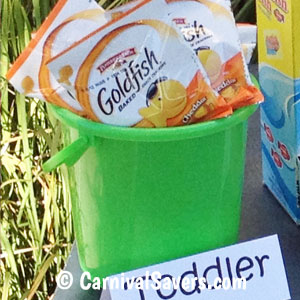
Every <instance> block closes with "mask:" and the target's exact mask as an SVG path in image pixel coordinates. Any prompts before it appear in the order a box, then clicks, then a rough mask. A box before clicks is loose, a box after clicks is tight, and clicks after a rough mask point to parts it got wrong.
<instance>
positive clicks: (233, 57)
mask: <svg viewBox="0 0 300 300" xmlns="http://www.w3.org/2000/svg"><path fill="white" fill-rule="evenodd" d="M167 2H168V3H169V12H170V15H171V17H172V19H173V21H174V23H175V24H176V26H177V27H178V28H179V29H180V31H181V33H182V35H183V37H184V39H185V41H186V42H188V44H189V45H190V47H191V48H192V49H193V50H194V51H195V53H196V55H197V56H198V58H199V60H200V61H201V63H202V65H203V67H204V69H205V70H206V73H207V75H208V77H209V79H210V83H211V86H212V87H213V89H214V90H215V91H217V92H218V93H220V94H221V95H222V96H223V98H224V99H225V100H226V102H227V103H228V104H230V105H231V106H232V108H233V109H237V108H239V107H242V106H246V105H251V104H254V103H258V102H262V101H263V96H262V94H261V93H260V91H259V90H258V89H257V88H256V87H254V86H253V85H252V83H251V80H250V76H249V72H248V69H247V66H246V63H245V60H244V57H243V54H242V51H241V45H240V41H239V36H238V31H237V28H236V25H235V21H234V17H233V14H232V12H231V8H230V2H229V1H225V0H167Z"/></svg>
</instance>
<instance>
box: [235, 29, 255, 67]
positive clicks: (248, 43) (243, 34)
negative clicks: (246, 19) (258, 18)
mask: <svg viewBox="0 0 300 300" xmlns="http://www.w3.org/2000/svg"><path fill="white" fill-rule="evenodd" d="M237 28H238V33H239V38H240V41H241V46H242V50H243V53H244V56H245V60H246V63H247V64H249V63H250V61H251V58H252V55H253V51H254V49H255V47H256V31H257V27H256V25H253V24H246V23H238V24H237Z"/></svg>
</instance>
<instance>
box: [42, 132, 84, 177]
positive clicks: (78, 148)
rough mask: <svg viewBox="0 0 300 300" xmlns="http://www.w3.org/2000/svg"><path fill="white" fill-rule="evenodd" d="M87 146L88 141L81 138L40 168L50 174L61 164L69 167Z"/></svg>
mask: <svg viewBox="0 0 300 300" xmlns="http://www.w3.org/2000/svg"><path fill="white" fill-rule="evenodd" d="M89 146H90V141H89V139H88V138H87V137H85V136H81V137H79V138H78V139H77V140H76V141H74V142H73V143H72V144H70V145H69V146H67V147H66V148H64V149H63V150H61V151H59V152H58V153H56V154H55V155H54V156H52V157H51V158H50V159H49V160H47V161H46V162H45V163H44V164H43V165H42V168H43V170H44V171H45V172H51V171H53V170H54V169H56V168H57V167H59V166H60V165H62V164H66V165H67V166H68V167H71V166H73V165H74V164H75V163H76V162H77V161H78V160H79V158H80V157H81V156H82V155H83V154H84V152H85V151H86V150H87V149H88V148H89Z"/></svg>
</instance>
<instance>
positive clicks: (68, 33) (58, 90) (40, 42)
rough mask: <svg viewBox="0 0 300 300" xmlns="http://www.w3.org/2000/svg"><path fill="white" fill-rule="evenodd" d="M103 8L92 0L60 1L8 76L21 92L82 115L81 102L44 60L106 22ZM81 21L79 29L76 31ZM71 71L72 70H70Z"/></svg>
mask: <svg viewBox="0 0 300 300" xmlns="http://www.w3.org/2000/svg"><path fill="white" fill-rule="evenodd" d="M106 17H107V16H105V15H104V10H103V9H102V8H101V7H100V6H99V5H98V4H97V3H96V2H95V1H91V0H60V1H58V3H57V4H56V6H55V7H54V9H53V10H52V12H51V13H50V14H49V16H48V18H47V19H46V20H45V22H44V23H43V24H42V26H41V27H40V28H39V30H38V31H37V32H36V34H35V36H34V38H33V39H32V40H31V42H30V43H29V45H28V46H27V48H26V49H25V50H24V51H23V52H22V54H21V55H20V56H19V57H18V59H17V60H16V62H15V63H14V64H13V66H12V67H11V69H10V70H9V72H8V73H7V79H8V80H9V81H10V83H11V84H12V85H13V86H14V87H15V88H16V90H18V91H19V92H20V93H24V94H25V95H27V96H30V97H36V98H39V99H42V100H46V101H48V102H51V103H54V104H56V105H59V106H62V107H65V108H68V109H70V110H72V111H75V112H76V113H79V114H83V113H84V112H83V110H82V107H81V105H80V104H79V102H78V101H77V100H76V99H74V97H73V96H72V94H71V93H70V92H69V91H67V90H66V89H64V88H63V87H62V86H61V82H58V81H57V80H55V78H54V77H53V76H52V75H51V73H50V72H49V70H48V68H47V66H46V64H45V62H46V61H48V60H49V59H50V58H51V57H52V56H54V55H55V54H57V53H59V52H61V51H63V50H64V49H66V48H68V47H69V46H70V45H71V44H73V43H74V42H75V41H77V40H78V39H80V38H82V37H84V36H85V35H86V34H88V33H90V32H92V31H94V30H95V29H96V28H98V27H100V26H101V25H103V24H105V23H106V21H107V20H106ZM78 22H80V25H81V28H80V31H79V30H77V27H78ZM69 71H70V72H71V70H69Z"/></svg>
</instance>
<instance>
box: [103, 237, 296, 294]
mask: <svg viewBox="0 0 300 300" xmlns="http://www.w3.org/2000/svg"><path fill="white" fill-rule="evenodd" d="M103 287H104V288H105V289H109V292H110V296H111V299H112V300H122V299H124V300H125V299H126V300H128V299H130V300H163V299H172V300H185V299H186V300H196V299H197V300H201V299H204V300H236V299H239V300H253V299H256V300H288V299H290V292H289V288H288V284H287V278H286V273H285V268H284V264H283V260H282V255H281V250H280V245H279V241H278V237H277V235H273V236H270V237H266V238H262V239H257V240H254V241H250V242H245V243H241V244H238V245H233V246H229V247H225V248H222V249H217V250H214V251H209V252H205V253H201V254H197V255H193V256H189V257H185V258H180V259H177V260H173V261H168V262H165V263H161V264H157V265H153V266H149V267H145V268H142V269H137V270H134V271H130V272H127V273H122V274H118V275H115V276H111V277H108V278H106V279H105V281H104V283H103ZM104 294H107V290H106V291H105V293H104ZM101 299H103V298H101ZM103 300H104V299H103Z"/></svg>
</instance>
